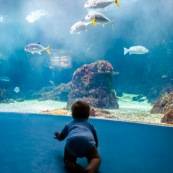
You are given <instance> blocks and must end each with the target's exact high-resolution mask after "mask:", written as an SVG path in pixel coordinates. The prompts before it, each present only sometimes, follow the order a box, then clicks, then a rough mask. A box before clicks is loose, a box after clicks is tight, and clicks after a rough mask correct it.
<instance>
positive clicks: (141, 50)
mask: <svg viewBox="0 0 173 173" xmlns="http://www.w3.org/2000/svg"><path fill="white" fill-rule="evenodd" d="M148 52H149V50H148V49H147V48H145V47H143V46H132V47H130V48H129V49H127V48H124V55H126V54H127V53H129V55H131V54H145V53H148Z"/></svg>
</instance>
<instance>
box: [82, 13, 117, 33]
mask: <svg viewBox="0 0 173 173" xmlns="http://www.w3.org/2000/svg"><path fill="white" fill-rule="evenodd" d="M93 19H95V22H96V23H97V24H101V25H103V26H104V25H105V24H108V23H111V24H112V29H113V31H114V26H113V21H111V20H109V19H108V18H107V17H106V16H105V15H104V14H102V13H97V12H92V13H89V14H87V16H86V17H85V20H89V21H91V20H93Z"/></svg>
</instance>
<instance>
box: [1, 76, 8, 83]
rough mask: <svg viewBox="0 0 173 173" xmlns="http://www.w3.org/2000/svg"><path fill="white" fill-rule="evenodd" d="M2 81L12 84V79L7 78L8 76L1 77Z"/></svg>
mask: <svg viewBox="0 0 173 173" xmlns="http://www.w3.org/2000/svg"><path fill="white" fill-rule="evenodd" d="M0 81H3V82H10V78H9V77H7V76H1V77H0Z"/></svg>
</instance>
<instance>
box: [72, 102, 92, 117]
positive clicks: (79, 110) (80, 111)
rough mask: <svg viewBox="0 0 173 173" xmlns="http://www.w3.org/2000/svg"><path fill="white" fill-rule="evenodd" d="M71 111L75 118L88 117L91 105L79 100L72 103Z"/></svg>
mask: <svg viewBox="0 0 173 173" xmlns="http://www.w3.org/2000/svg"><path fill="white" fill-rule="evenodd" d="M71 111H72V116H73V118H74V119H88V117H89V115H90V106H89V104H88V103H86V102H84V101H77V102H75V103H74V104H73V105H72V107H71Z"/></svg>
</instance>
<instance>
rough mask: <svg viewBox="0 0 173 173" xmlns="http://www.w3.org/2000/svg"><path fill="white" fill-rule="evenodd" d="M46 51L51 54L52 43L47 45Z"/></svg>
mask: <svg viewBox="0 0 173 173" xmlns="http://www.w3.org/2000/svg"><path fill="white" fill-rule="evenodd" d="M46 52H47V53H48V54H50V45H49V46H47V47H46Z"/></svg>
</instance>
